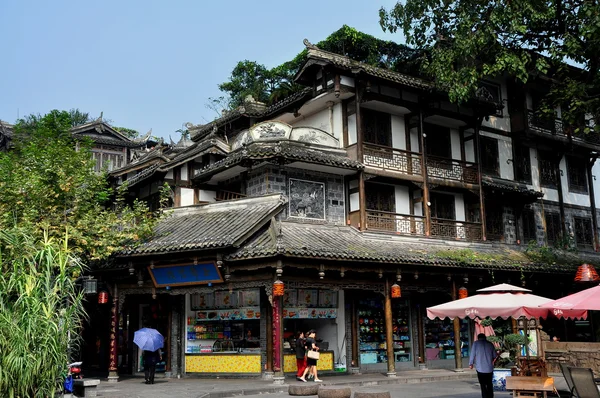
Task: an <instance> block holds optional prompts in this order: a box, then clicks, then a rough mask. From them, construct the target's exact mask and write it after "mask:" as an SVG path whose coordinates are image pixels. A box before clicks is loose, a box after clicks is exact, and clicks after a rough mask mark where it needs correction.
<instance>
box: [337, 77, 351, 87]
mask: <svg viewBox="0 0 600 398" xmlns="http://www.w3.org/2000/svg"><path fill="white" fill-rule="evenodd" d="M340 84H342V85H344V86H350V87H354V78H353V77H348V76H340Z"/></svg>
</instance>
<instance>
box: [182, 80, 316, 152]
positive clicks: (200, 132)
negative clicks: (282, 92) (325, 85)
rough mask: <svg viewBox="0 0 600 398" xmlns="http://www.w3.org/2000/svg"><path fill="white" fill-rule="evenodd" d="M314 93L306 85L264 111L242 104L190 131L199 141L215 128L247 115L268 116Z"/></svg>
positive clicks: (193, 137) (195, 139) (194, 138)
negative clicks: (247, 107)
mask: <svg viewBox="0 0 600 398" xmlns="http://www.w3.org/2000/svg"><path fill="white" fill-rule="evenodd" d="M311 93H312V88H310V87H306V88H304V89H302V90H300V91H298V92H296V93H293V94H291V95H289V96H287V97H286V98H284V99H282V100H281V101H278V102H276V103H274V104H273V105H270V106H268V107H267V108H265V109H264V110H262V111H255V110H251V109H250V108H249V109H246V108H245V107H244V106H240V107H238V108H237V109H234V110H232V111H230V112H227V113H226V114H225V115H224V116H221V117H220V118H218V119H216V120H213V121H212V122H210V123H208V124H205V125H202V126H196V127H192V128H190V132H191V135H192V139H193V140H194V141H198V140H200V139H202V138H204V137H206V136H207V135H208V134H210V132H211V131H213V129H218V128H219V127H221V126H223V125H225V124H227V123H230V122H232V121H234V120H236V119H238V118H240V117H243V116H246V117H250V116H253V117H257V118H262V117H267V116H269V115H271V114H273V113H276V112H278V111H279V110H281V109H284V108H285V107H286V106H288V105H290V104H293V103H294V102H296V101H299V100H301V99H303V98H305V97H307V96H309V95H310V94H311Z"/></svg>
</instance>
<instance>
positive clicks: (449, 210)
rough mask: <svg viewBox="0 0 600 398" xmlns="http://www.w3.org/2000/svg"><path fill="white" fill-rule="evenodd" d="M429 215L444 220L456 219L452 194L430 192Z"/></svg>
mask: <svg viewBox="0 0 600 398" xmlns="http://www.w3.org/2000/svg"><path fill="white" fill-rule="evenodd" d="M429 201H430V202H431V207H430V209H431V217H432V218H441V219H446V220H456V209H455V205H454V195H448V194H442V193H436V192H435V193H434V192H432V193H431V194H430V198H429Z"/></svg>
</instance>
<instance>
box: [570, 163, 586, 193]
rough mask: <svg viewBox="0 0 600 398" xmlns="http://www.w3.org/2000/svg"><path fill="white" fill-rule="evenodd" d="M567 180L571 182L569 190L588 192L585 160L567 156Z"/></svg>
mask: <svg viewBox="0 0 600 398" xmlns="http://www.w3.org/2000/svg"><path fill="white" fill-rule="evenodd" d="M567 181H568V182H569V192H574V193H582V194H587V193H588V184H587V170H586V164H585V160H583V159H578V158H575V157H570V156H569V157H567Z"/></svg>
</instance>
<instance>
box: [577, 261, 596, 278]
mask: <svg viewBox="0 0 600 398" xmlns="http://www.w3.org/2000/svg"><path fill="white" fill-rule="evenodd" d="M596 281H600V276H599V275H598V272H596V269H595V268H594V266H593V265H592V264H581V265H580V266H579V268H577V273H576V274H575V282H596Z"/></svg>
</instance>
